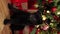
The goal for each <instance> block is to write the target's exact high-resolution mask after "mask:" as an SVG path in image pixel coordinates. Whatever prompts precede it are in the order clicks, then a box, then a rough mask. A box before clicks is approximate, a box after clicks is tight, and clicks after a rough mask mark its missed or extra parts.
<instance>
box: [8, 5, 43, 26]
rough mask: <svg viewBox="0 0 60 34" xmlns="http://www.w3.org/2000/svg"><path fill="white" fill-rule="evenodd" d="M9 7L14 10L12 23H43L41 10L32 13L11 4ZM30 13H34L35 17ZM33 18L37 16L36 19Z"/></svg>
mask: <svg viewBox="0 0 60 34" xmlns="http://www.w3.org/2000/svg"><path fill="white" fill-rule="evenodd" d="M8 7H9V9H10V10H12V12H13V15H11V23H12V24H19V25H36V24H41V23H42V19H41V14H40V13H39V11H37V12H36V13H34V14H30V13H28V12H24V11H22V10H18V9H16V8H14V7H13V6H12V5H10V4H8ZM30 15H33V17H31V18H30ZM32 18H35V19H36V20H35V21H34V19H32ZM30 19H31V20H30Z"/></svg>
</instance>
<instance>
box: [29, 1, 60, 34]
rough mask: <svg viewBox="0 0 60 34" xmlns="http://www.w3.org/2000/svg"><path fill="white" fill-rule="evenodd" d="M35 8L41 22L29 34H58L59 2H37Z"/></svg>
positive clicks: (59, 28) (59, 29) (59, 26)
mask: <svg viewBox="0 0 60 34" xmlns="http://www.w3.org/2000/svg"><path fill="white" fill-rule="evenodd" d="M35 6H36V8H38V9H39V10H38V11H39V12H40V13H41V17H42V20H43V21H42V24H39V25H35V27H34V29H33V30H32V32H31V33H30V34H60V33H59V32H60V0H37V4H36V5H35Z"/></svg>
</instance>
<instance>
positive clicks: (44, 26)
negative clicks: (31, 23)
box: [41, 24, 49, 30]
mask: <svg viewBox="0 0 60 34" xmlns="http://www.w3.org/2000/svg"><path fill="white" fill-rule="evenodd" d="M48 28H49V25H47V24H43V25H42V26H41V29H42V30H48Z"/></svg>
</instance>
